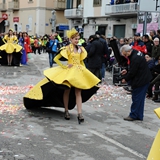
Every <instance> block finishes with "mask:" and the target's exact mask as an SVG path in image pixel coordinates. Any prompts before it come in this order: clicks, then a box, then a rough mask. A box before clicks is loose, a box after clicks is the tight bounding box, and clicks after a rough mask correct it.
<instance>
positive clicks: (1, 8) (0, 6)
mask: <svg viewBox="0 0 160 160" xmlns="http://www.w3.org/2000/svg"><path fill="white" fill-rule="evenodd" d="M0 11H1V12H4V11H7V7H6V3H0Z"/></svg>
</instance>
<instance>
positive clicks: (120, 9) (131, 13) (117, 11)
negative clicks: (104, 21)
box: [105, 3, 139, 17]
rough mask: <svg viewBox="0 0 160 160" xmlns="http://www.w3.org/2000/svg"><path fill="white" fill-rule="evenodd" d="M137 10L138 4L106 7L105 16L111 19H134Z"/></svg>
mask: <svg viewBox="0 0 160 160" xmlns="http://www.w3.org/2000/svg"><path fill="white" fill-rule="evenodd" d="M138 10H139V6H138V3H127V4H118V5H106V8H105V15H109V16H112V17H136V16H137V13H138Z"/></svg>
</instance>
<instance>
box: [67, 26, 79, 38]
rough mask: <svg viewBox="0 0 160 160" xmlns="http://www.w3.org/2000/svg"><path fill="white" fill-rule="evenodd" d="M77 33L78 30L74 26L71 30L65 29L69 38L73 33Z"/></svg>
mask: <svg viewBox="0 0 160 160" xmlns="http://www.w3.org/2000/svg"><path fill="white" fill-rule="evenodd" d="M76 34H78V31H77V30H76V29H75V28H72V29H71V30H69V31H67V37H68V38H71V37H72V36H73V35H76Z"/></svg>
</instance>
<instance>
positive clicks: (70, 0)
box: [67, 0, 73, 9]
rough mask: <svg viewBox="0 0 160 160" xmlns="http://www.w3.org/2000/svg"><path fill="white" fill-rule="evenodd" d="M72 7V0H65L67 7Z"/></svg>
mask: <svg viewBox="0 0 160 160" xmlns="http://www.w3.org/2000/svg"><path fill="white" fill-rule="evenodd" d="M72 8H73V0H67V9H72Z"/></svg>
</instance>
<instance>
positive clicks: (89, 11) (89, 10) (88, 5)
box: [83, 0, 94, 17]
mask: <svg viewBox="0 0 160 160" xmlns="http://www.w3.org/2000/svg"><path fill="white" fill-rule="evenodd" d="M93 16H94V8H93V0H87V1H86V0H84V8H83V17H93Z"/></svg>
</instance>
